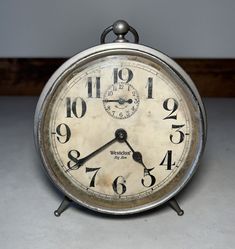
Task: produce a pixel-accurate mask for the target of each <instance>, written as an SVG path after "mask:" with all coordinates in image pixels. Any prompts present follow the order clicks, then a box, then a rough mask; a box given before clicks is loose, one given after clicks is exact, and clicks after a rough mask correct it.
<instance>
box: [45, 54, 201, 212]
mask: <svg viewBox="0 0 235 249" xmlns="http://www.w3.org/2000/svg"><path fill="white" fill-rule="evenodd" d="M191 97H192V96H191V94H190V92H189V91H188V90H187V89H185V88H184V86H183V85H182V83H179V82H177V79H176V78H174V77H173V76H172V74H170V73H169V72H167V71H166V69H165V68H164V67H163V66H162V65H161V64H160V63H159V64H157V63H153V62H152V61H151V60H149V59H147V58H143V57H141V56H133V55H109V56H103V57H101V58H98V59H95V60H92V61H90V62H88V63H86V64H85V65H83V66H82V67H78V68H76V67H75V68H74V69H73V70H72V71H70V72H69V73H67V74H66V76H65V77H63V79H61V81H60V84H59V85H58V87H57V88H56V89H55V90H54V93H53V95H52V97H51V98H50V100H48V103H47V107H46V108H45V109H46V111H45V114H44V120H43V123H42V133H43V134H44V135H43V137H42V139H41V146H42V149H43V154H44V159H45V161H47V162H48V164H50V165H51V168H50V172H53V173H52V174H54V175H56V178H57V181H58V182H59V185H63V188H65V189H66V188H67V189H69V190H67V191H70V194H71V195H72V196H73V197H74V198H75V199H76V198H77V199H78V200H79V201H80V202H81V203H83V204H85V205H87V206H91V207H92V208H94V207H96V208H100V209H102V208H103V209H109V210H112V209H113V210H122V209H128V208H130V209H131V208H133V207H135V206H137V207H138V206H144V205H148V203H152V202H154V201H156V200H159V199H161V198H162V197H163V196H164V195H165V194H166V193H167V192H168V191H173V190H174V188H175V186H177V184H178V183H179V182H180V181H181V180H182V179H183V178H184V177H185V174H187V172H188V170H189V167H190V166H191V165H192V163H193V161H194V160H195V158H196V150H197V146H198V143H199V135H198V131H199V130H200V129H199V128H198V127H199V126H200V124H199V116H198V109H197V108H198V107H197V106H196V105H195V103H194V102H193V101H191V99H190V98H191ZM195 127H196V128H195Z"/></svg>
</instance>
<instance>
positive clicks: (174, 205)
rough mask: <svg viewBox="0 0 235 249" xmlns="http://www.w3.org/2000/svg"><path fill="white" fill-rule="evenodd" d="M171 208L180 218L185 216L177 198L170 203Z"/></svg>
mask: <svg viewBox="0 0 235 249" xmlns="http://www.w3.org/2000/svg"><path fill="white" fill-rule="evenodd" d="M168 204H169V206H170V207H171V208H172V209H174V210H175V211H176V213H177V214H178V215H179V216H182V215H183V214H184V210H182V209H181V208H180V206H179V204H178V202H177V200H176V199H175V198H172V199H170V200H169V201H168Z"/></svg>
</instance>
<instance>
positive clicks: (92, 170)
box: [86, 168, 100, 187]
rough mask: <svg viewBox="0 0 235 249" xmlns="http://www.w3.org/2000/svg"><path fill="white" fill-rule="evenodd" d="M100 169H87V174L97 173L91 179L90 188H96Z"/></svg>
mask: <svg viewBox="0 0 235 249" xmlns="http://www.w3.org/2000/svg"><path fill="white" fill-rule="evenodd" d="M99 169H100V168H86V173H88V172H95V173H94V175H93V176H92V178H91V182H90V187H95V178H96V175H97V173H98V171H99Z"/></svg>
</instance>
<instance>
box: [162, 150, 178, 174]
mask: <svg viewBox="0 0 235 249" xmlns="http://www.w3.org/2000/svg"><path fill="white" fill-rule="evenodd" d="M160 165H162V166H166V169H167V170H171V167H172V166H174V165H175V163H172V150H168V151H167V153H166V155H165V156H164V158H163V160H162V162H161V163H160Z"/></svg>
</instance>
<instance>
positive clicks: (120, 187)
mask: <svg viewBox="0 0 235 249" xmlns="http://www.w3.org/2000/svg"><path fill="white" fill-rule="evenodd" d="M119 179H120V180H121V182H119V181H120V180H119ZM125 183H126V180H125V178H124V177H123V176H118V177H117V178H116V179H115V180H114V181H113V184H112V186H113V190H114V192H115V193H117V194H119V195H122V194H124V193H125V192H126V185H125Z"/></svg>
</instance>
